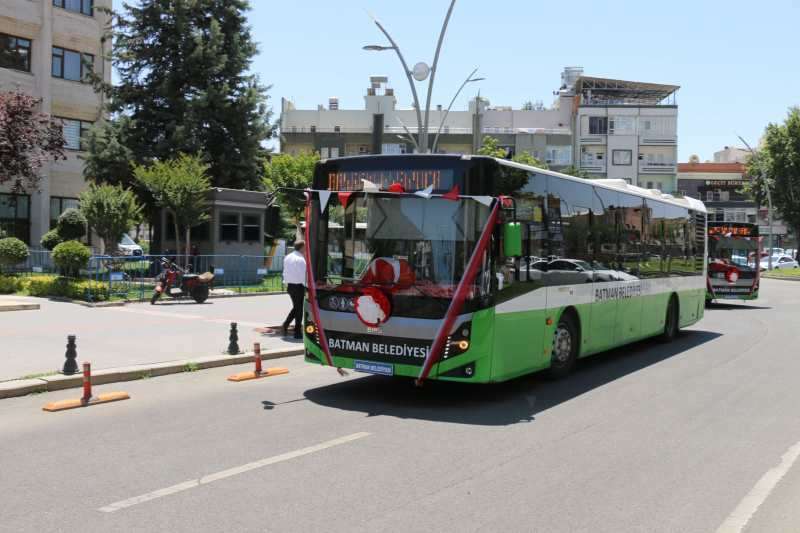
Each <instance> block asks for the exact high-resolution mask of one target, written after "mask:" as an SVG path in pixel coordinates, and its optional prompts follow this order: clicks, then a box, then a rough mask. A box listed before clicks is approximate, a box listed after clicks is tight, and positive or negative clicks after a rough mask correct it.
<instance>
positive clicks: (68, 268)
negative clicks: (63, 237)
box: [53, 241, 92, 278]
mask: <svg viewBox="0 0 800 533" xmlns="http://www.w3.org/2000/svg"><path fill="white" fill-rule="evenodd" d="M91 257H92V252H91V251H90V250H89V247H88V246H84V245H83V244H81V243H79V242H78V241H66V242H62V243H61V244H59V245H57V246H56V247H55V248H53V263H55V265H56V266H57V267H58V268H59V270H60V271H61V273H62V274H63V275H64V276H67V277H72V278H77V277H78V275H79V274H80V270H81V269H82V268H86V265H87V264H88V263H89V259H90V258H91Z"/></svg>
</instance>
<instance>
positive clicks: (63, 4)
mask: <svg viewBox="0 0 800 533" xmlns="http://www.w3.org/2000/svg"><path fill="white" fill-rule="evenodd" d="M53 5H54V6H56V7H60V8H61V9H66V10H67V11H73V12H75V13H82V14H84V15H88V16H90V17H91V16H93V15H94V0H53Z"/></svg>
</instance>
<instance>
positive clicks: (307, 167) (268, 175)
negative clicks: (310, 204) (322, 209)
mask: <svg viewBox="0 0 800 533" xmlns="http://www.w3.org/2000/svg"><path fill="white" fill-rule="evenodd" d="M317 161H319V155H318V154H316V153H313V152H303V153H299V154H296V155H292V154H278V155H274V156H272V158H271V160H270V161H269V162H268V163H267V164H266V165H265V166H264V186H265V187H266V189H267V190H268V191H270V192H273V193H277V195H278V200H279V201H280V203H281V207H282V208H283V212H284V213H285V214H286V216H287V217H288V218H289V219H290V220H291V223H292V224H294V227H295V235H296V238H298V239H301V238H302V235H303V232H302V230H301V229H300V221H301V220H302V219H303V216H304V213H303V210H304V209H305V206H306V199H305V196H304V195H303V193H302V190H303V189H305V188H306V187H311V185H312V182H313V180H314V165H316V163H317Z"/></svg>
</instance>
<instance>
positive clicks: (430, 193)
mask: <svg viewBox="0 0 800 533" xmlns="http://www.w3.org/2000/svg"><path fill="white" fill-rule="evenodd" d="M414 194H415V195H417V196H421V197H423V198H425V199H426V200H430V198H431V196H433V185H428V187H427V188H426V189H425V190H424V191H417V192H415V193H414Z"/></svg>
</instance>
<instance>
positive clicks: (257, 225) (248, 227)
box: [242, 215, 261, 242]
mask: <svg viewBox="0 0 800 533" xmlns="http://www.w3.org/2000/svg"><path fill="white" fill-rule="evenodd" d="M242 240H243V241H244V242H261V217H260V216H258V215H243V216H242Z"/></svg>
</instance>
